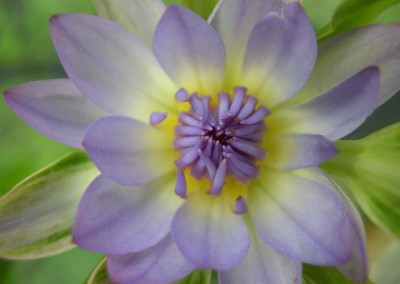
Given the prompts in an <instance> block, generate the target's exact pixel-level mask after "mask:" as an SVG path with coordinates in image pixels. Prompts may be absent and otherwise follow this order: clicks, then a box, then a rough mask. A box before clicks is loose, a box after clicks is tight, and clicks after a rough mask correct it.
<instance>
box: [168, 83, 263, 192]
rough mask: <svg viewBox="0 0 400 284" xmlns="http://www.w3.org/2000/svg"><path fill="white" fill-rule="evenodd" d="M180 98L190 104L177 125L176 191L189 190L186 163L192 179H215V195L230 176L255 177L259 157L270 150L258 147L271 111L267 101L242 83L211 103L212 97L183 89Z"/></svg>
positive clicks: (177, 95) (213, 184)
mask: <svg viewBox="0 0 400 284" xmlns="http://www.w3.org/2000/svg"><path fill="white" fill-rule="evenodd" d="M176 98H177V99H178V100H179V101H181V102H187V103H189V104H190V109H189V111H187V112H181V113H180V115H179V118H178V119H179V122H180V123H181V124H180V125H178V126H176V127H175V135H176V139H175V141H174V147H175V149H177V150H179V151H180V153H181V155H180V157H179V159H178V160H177V161H176V166H177V168H178V183H177V188H176V192H177V194H178V195H180V196H182V197H184V196H185V194H186V182H185V176H184V174H183V171H184V170H185V169H187V168H190V171H191V175H192V176H193V177H194V178H196V179H200V178H201V177H206V178H207V179H209V180H210V181H211V188H210V190H209V193H210V194H212V195H219V194H220V193H221V190H222V187H223V185H224V181H225V178H226V176H228V175H232V176H234V177H235V178H236V179H237V180H240V181H241V182H244V183H248V182H249V181H250V180H251V179H252V178H255V177H257V175H258V173H259V167H258V166H257V161H258V160H262V159H264V157H265V155H266V151H265V150H264V149H262V148H261V147H260V142H261V141H262V140H263V136H264V131H265V130H266V125H265V123H264V118H265V117H266V116H267V115H268V114H269V110H268V109H267V108H266V107H265V106H259V107H257V99H256V98H255V97H253V96H251V95H247V89H246V88H243V87H237V88H235V90H234V94H233V97H232V99H231V97H230V95H229V94H228V93H219V94H218V105H217V106H213V107H212V106H211V105H210V102H211V97H209V96H198V95H197V94H196V93H194V94H192V95H190V96H189V95H188V93H187V92H186V91H185V90H183V89H181V90H179V91H178V93H177V94H176Z"/></svg>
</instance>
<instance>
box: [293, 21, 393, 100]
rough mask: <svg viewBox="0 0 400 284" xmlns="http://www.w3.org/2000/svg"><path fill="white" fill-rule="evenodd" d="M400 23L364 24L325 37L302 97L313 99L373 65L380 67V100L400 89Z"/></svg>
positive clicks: (388, 97)
mask: <svg viewBox="0 0 400 284" xmlns="http://www.w3.org/2000/svg"><path fill="white" fill-rule="evenodd" d="M399 52H400V25H399V24H398V23H396V24H391V25H374V26H366V27H361V28H358V29H355V30H351V31H348V32H346V33H342V34H340V35H338V36H335V37H333V38H331V39H329V40H326V41H323V42H322V43H321V44H320V45H319V47H318V59H317V62H316V65H315V68H314V70H313V73H312V75H311V77H310V80H309V81H308V83H307V85H306V86H305V87H304V89H303V90H302V91H301V92H300V93H299V95H298V96H296V98H297V97H298V99H300V100H303V101H305V100H309V99H311V98H314V97H316V96H318V95H320V94H322V93H324V92H327V91H329V90H330V89H332V88H333V87H335V86H336V85H338V84H340V83H341V82H343V81H344V80H346V79H347V78H349V77H350V76H352V75H353V74H356V73H357V72H359V71H360V70H363V69H365V68H367V67H369V66H377V67H378V68H379V70H380V85H379V104H382V103H384V102H385V101H387V100H388V99H390V98H391V97H392V96H393V95H394V94H396V93H397V92H398V90H399V89H400V80H399V77H400V60H399V57H398V54H399Z"/></svg>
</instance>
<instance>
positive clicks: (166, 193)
mask: <svg viewBox="0 0 400 284" xmlns="http://www.w3.org/2000/svg"><path fill="white" fill-rule="evenodd" d="M174 186H175V175H174V174H173V173H170V174H168V175H166V176H163V177H161V178H159V179H157V180H155V181H153V182H151V183H148V184H146V185H143V186H139V187H126V186H122V185H119V184H117V183H115V182H113V181H111V180H109V179H108V178H106V177H105V176H99V177H98V178H97V179H95V180H94V181H93V182H92V183H91V185H90V186H89V188H88V189H87V190H86V192H85V194H84V195H83V197H82V200H81V202H80V204H79V206H78V210H77V214H76V217H75V221H74V226H73V237H74V242H75V243H76V244H78V245H79V246H81V247H84V248H86V249H88V250H92V251H96V252H101V253H106V254H124V253H130V252H136V251H140V250H143V249H146V248H148V247H151V246H153V245H155V244H156V243H157V242H159V241H160V240H161V239H162V238H164V237H165V235H166V234H168V232H169V230H170V226H171V221H172V217H173V214H174V213H175V211H176V210H177V209H178V207H179V206H180V205H181V204H182V199H181V198H179V197H178V196H176V195H175V193H174Z"/></svg>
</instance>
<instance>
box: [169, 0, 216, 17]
mask: <svg viewBox="0 0 400 284" xmlns="http://www.w3.org/2000/svg"><path fill="white" fill-rule="evenodd" d="M164 2H165V4H167V5H172V4H176V5H180V6H183V7H185V8H187V9H190V10H192V11H193V12H195V13H196V14H197V15H199V16H201V17H202V18H204V19H206V20H207V19H208V17H209V16H210V15H211V13H212V11H213V10H214V8H215V6H216V5H217V3H218V0H200V1H199V0H164Z"/></svg>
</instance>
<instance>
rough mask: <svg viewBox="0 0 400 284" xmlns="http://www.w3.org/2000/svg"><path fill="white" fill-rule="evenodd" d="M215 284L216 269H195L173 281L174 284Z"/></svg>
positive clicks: (216, 277) (216, 279) (216, 280)
mask: <svg viewBox="0 0 400 284" xmlns="http://www.w3.org/2000/svg"><path fill="white" fill-rule="evenodd" d="M197 283H202V284H217V283H218V276H217V272H216V271H212V270H200V269H196V270H195V271H193V272H192V273H190V274H189V275H188V276H186V277H185V278H183V279H181V280H179V281H177V282H175V284H197Z"/></svg>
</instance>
